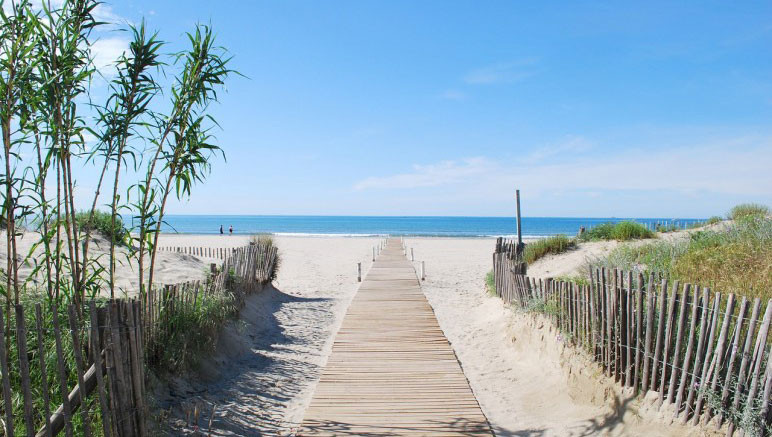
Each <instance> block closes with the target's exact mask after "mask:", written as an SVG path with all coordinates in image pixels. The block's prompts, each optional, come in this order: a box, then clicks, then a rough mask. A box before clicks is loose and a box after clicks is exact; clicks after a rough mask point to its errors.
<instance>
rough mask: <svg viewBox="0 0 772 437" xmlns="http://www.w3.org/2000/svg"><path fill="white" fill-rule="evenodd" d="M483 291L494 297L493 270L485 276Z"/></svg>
mask: <svg viewBox="0 0 772 437" xmlns="http://www.w3.org/2000/svg"><path fill="white" fill-rule="evenodd" d="M485 290H486V291H487V292H488V294H490V295H492V296H495V295H496V278H495V277H494V276H493V270H491V271H490V272H488V273H487V274H486V275H485Z"/></svg>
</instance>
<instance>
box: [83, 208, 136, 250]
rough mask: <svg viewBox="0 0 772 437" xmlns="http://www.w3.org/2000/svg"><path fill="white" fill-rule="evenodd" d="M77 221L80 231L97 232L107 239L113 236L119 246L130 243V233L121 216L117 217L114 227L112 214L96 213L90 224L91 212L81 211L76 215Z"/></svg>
mask: <svg viewBox="0 0 772 437" xmlns="http://www.w3.org/2000/svg"><path fill="white" fill-rule="evenodd" d="M75 221H76V222H77V224H78V229H82V230H84V231H87V230H91V231H97V232H99V233H100V234H102V236H104V237H105V238H107V239H109V238H110V237H111V236H113V237H115V242H116V244H118V245H124V244H126V242H127V241H128V237H129V231H128V230H127V229H126V227H125V226H124V225H123V220H122V219H121V217H120V216H116V217H115V226H113V223H112V216H111V215H110V213H108V212H102V211H94V217H92V219H91V222H90V223H89V212H88V211H81V212H79V213H77V214H76V215H75Z"/></svg>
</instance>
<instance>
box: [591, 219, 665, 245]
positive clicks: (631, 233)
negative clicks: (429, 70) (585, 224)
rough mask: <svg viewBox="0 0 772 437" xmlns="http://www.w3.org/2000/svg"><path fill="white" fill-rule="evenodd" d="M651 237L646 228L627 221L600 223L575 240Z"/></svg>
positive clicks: (652, 235) (624, 239)
mask: <svg viewBox="0 0 772 437" xmlns="http://www.w3.org/2000/svg"><path fill="white" fill-rule="evenodd" d="M653 237H654V233H653V232H652V231H651V230H649V229H647V228H646V226H644V225H642V224H640V223H636V222H633V221H629V220H628V221H622V222H618V223H601V224H599V225H597V226H594V227H592V228H590V229H587V230H586V231H584V232H583V233H581V234H579V235H578V236H577V239H578V240H579V241H602V240H616V241H628V240H637V239H643V238H653Z"/></svg>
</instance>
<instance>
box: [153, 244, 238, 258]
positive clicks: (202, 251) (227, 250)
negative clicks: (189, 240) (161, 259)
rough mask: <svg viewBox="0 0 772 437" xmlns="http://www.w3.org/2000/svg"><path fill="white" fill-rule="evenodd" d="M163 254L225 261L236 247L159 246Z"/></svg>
mask: <svg viewBox="0 0 772 437" xmlns="http://www.w3.org/2000/svg"><path fill="white" fill-rule="evenodd" d="M158 250H159V251H161V252H177V253H183V254H185V255H193V256H198V257H202V258H213V259H225V258H227V257H228V255H230V254H232V253H234V252H235V251H236V250H237V248H235V247H204V246H159V247H158Z"/></svg>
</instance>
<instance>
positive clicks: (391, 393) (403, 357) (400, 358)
mask: <svg viewBox="0 0 772 437" xmlns="http://www.w3.org/2000/svg"><path fill="white" fill-rule="evenodd" d="M299 435H303V436H322V435H325V436H327V435H330V436H337V435H357V436H396V435H431V436H438V435H467V436H478V435H480V436H482V435H487V436H490V435H492V433H491V430H490V426H489V425H488V422H487V420H486V419H485V416H484V415H483V414H482V411H481V410H480V406H479V405H478V403H477V399H475V397H474V394H473V393H472V390H471V389H470V388H469V383H468V382H467V380H466V377H465V376H464V373H463V372H462V371H461V366H460V365H459V364H458V361H457V360H456V356H455V354H454V353H453V349H451V347H450V344H449V343H448V340H447V339H446V338H445V335H444V334H443V333H442V330H440V327H439V325H438V324H437V319H436V318H435V316H434V311H433V310H432V308H431V306H430V305H429V303H428V302H427V301H426V298H425V297H424V295H423V293H422V292H421V286H420V284H419V282H418V278H417V276H416V272H415V269H414V268H413V266H412V264H411V263H410V262H409V261H408V260H407V258H406V257H405V256H404V255H403V253H402V247H401V245H400V242H399V240H398V239H396V240H395V239H391V240H389V241H388V243H387V244H386V248H385V250H384V251H383V252H382V253H381V255H380V256H379V257H378V258H377V260H376V262H375V263H374V264H373V266H372V268H371V270H370V272H369V273H368V274H367V277H366V278H364V281H363V282H362V284H361V286H360V287H359V291H358V293H357V295H356V296H355V297H354V300H353V301H352V302H351V306H350V307H349V309H348V313H347V314H346V317H345V319H344V320H343V325H342V326H341V328H340V331H339V332H338V335H337V337H336V338H335V343H334V345H333V348H332V354H331V355H330V358H329V361H328V362H327V366H326V367H325V369H324V371H323V373H322V376H321V379H320V381H319V384H318V385H317V387H316V392H315V393H314V397H313V399H312V401H311V405H310V407H309V408H308V410H307V411H306V415H305V419H304V421H303V425H302V427H301V430H300V432H299Z"/></svg>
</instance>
